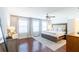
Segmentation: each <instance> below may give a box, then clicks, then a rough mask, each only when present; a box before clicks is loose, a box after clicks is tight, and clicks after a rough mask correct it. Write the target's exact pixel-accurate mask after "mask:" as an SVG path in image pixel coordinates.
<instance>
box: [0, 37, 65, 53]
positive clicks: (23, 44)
mask: <svg viewBox="0 0 79 59" xmlns="http://www.w3.org/2000/svg"><path fill="white" fill-rule="evenodd" d="M7 46H8V51H9V52H53V51H52V50H51V49H49V48H48V47H46V46H44V45H42V44H41V43H40V42H38V41H36V40H34V39H32V38H28V39H13V40H10V39H9V40H8V42H7ZM1 51H5V50H3V45H0V52H1ZM65 51H66V46H63V47H61V48H60V49H58V50H57V51H56V52H65Z"/></svg>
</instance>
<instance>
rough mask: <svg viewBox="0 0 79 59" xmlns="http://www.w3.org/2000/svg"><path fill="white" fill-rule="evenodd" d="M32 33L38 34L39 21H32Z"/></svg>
mask: <svg viewBox="0 0 79 59" xmlns="http://www.w3.org/2000/svg"><path fill="white" fill-rule="evenodd" d="M33 32H39V20H33Z"/></svg>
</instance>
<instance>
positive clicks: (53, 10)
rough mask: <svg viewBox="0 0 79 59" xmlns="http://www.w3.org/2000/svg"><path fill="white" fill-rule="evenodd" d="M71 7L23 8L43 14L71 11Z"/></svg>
mask: <svg viewBox="0 0 79 59" xmlns="http://www.w3.org/2000/svg"><path fill="white" fill-rule="evenodd" d="M71 8H73V7H25V8H24V9H30V10H32V11H36V12H43V13H53V12H56V11H61V10H64V9H71Z"/></svg>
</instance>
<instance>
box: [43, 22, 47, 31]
mask: <svg viewBox="0 0 79 59" xmlns="http://www.w3.org/2000/svg"><path fill="white" fill-rule="evenodd" d="M42 31H47V21H42Z"/></svg>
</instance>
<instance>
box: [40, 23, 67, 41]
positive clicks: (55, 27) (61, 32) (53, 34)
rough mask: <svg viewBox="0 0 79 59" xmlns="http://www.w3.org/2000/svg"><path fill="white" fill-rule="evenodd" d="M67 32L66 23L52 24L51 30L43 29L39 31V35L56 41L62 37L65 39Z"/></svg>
mask: <svg viewBox="0 0 79 59" xmlns="http://www.w3.org/2000/svg"><path fill="white" fill-rule="evenodd" d="M66 34H67V24H66V23H62V24H52V30H51V31H45V32H42V33H41V36H42V37H43V38H45V39H48V40H51V41H54V42H58V41H60V40H62V39H66Z"/></svg>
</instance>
